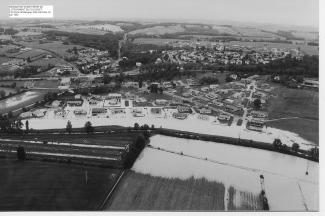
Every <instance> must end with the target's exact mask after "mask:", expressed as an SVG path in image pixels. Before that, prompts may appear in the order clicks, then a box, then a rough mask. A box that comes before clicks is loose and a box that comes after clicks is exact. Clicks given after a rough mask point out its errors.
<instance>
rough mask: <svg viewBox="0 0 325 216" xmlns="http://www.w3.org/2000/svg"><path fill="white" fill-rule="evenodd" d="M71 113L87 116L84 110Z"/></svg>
mask: <svg viewBox="0 0 325 216" xmlns="http://www.w3.org/2000/svg"><path fill="white" fill-rule="evenodd" d="M73 113H74V114H75V115H87V111H86V110H83V109H77V110H74V111H73Z"/></svg>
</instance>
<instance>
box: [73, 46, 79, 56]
mask: <svg viewBox="0 0 325 216" xmlns="http://www.w3.org/2000/svg"><path fill="white" fill-rule="evenodd" d="M72 51H73V54H75V55H78V49H77V47H75V46H74V47H73V48H72Z"/></svg>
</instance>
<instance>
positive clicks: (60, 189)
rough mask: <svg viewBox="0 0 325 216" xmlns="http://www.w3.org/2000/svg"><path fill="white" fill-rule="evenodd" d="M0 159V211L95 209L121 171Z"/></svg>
mask: <svg viewBox="0 0 325 216" xmlns="http://www.w3.org/2000/svg"><path fill="white" fill-rule="evenodd" d="M0 160H1V161H0V172H1V176H2V177H1V178H0V185H1V187H0V211H13V210H15V211H22V210H24V211H44V210H47V211H49V210H56V211H63V210H65V211H68V210H70V211H71V210H74V211H77V210H98V207H99V206H100V205H101V204H102V202H103V200H104V199H105V197H106V195H107V194H108V192H109V191H110V189H111V188H112V186H113V185H114V183H115V181H116V179H117V178H118V176H119V174H120V172H121V171H120V170H118V169H108V168H105V169H104V168H97V167H86V166H78V165H71V164H59V163H48V162H37V161H25V162H19V161H17V160H12V159H0ZM85 172H87V175H88V181H87V182H86V180H85Z"/></svg>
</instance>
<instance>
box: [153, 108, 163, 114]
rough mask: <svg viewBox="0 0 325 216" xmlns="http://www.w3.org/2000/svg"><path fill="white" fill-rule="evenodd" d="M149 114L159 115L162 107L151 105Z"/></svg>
mask: <svg viewBox="0 0 325 216" xmlns="http://www.w3.org/2000/svg"><path fill="white" fill-rule="evenodd" d="M150 112H151V114H155V115H160V114H161V113H162V109H161V108H160V107H153V108H151V109H150Z"/></svg>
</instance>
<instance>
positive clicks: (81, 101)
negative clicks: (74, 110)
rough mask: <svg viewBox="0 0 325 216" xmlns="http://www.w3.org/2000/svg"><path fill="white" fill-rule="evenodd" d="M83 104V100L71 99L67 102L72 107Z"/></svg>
mask: <svg viewBox="0 0 325 216" xmlns="http://www.w3.org/2000/svg"><path fill="white" fill-rule="evenodd" d="M83 102H84V101H83V100H82V99H69V100H67V101H66V103H67V105H68V106H70V107H75V106H82V104H83Z"/></svg>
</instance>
